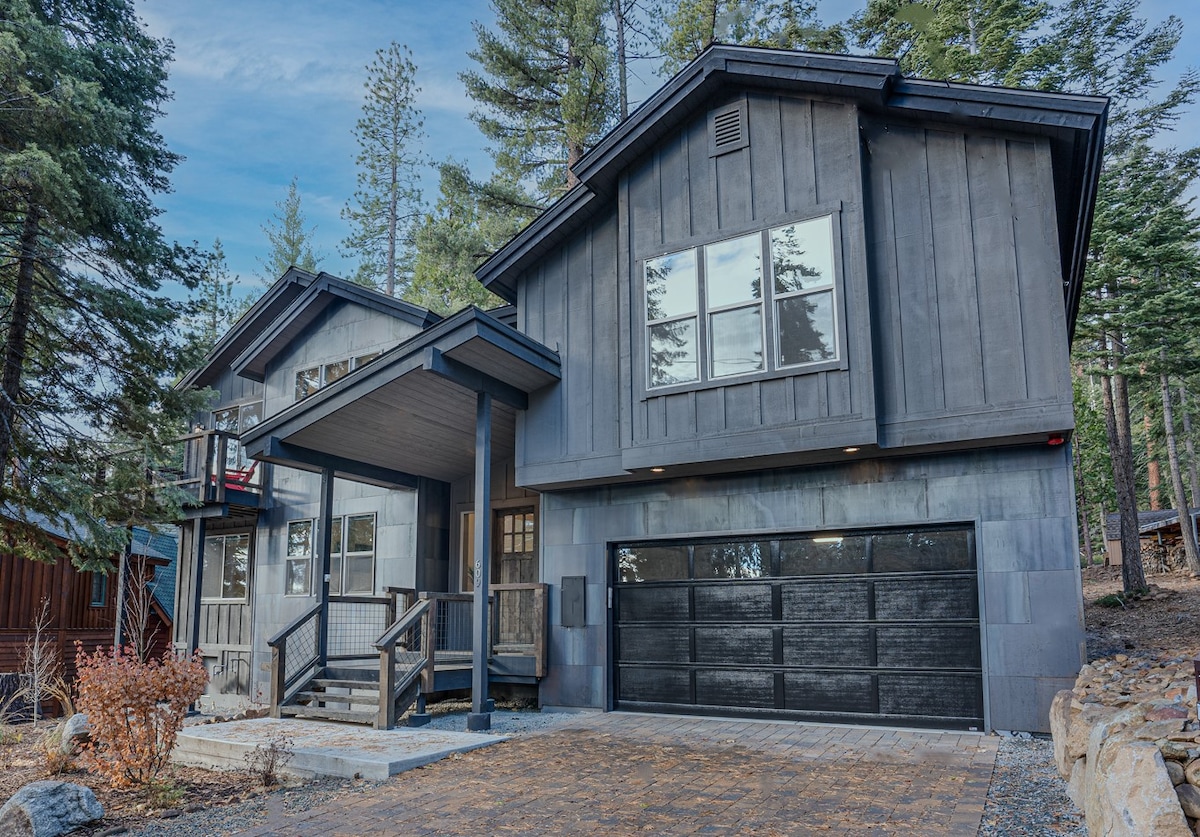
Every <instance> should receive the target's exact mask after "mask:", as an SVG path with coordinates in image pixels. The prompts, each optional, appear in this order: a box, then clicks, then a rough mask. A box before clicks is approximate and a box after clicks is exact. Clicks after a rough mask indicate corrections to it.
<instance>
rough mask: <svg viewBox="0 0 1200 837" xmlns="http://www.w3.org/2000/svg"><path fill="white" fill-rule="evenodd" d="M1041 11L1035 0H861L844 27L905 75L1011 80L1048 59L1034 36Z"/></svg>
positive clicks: (1029, 74) (1027, 75) (1042, 67)
mask: <svg viewBox="0 0 1200 837" xmlns="http://www.w3.org/2000/svg"><path fill="white" fill-rule="evenodd" d="M1049 15H1050V7H1049V6H1048V4H1047V3H1045V2H1041V0H924V2H914V0H868V2H867V6H866V8H865V9H864V10H863V11H862V12H860V13H859V14H857V15H855V16H854V17H853V18H852V19H851V22H850V30H851V32H852V33H853V35H854V37H855V40H856V42H857V44H858V46H860V47H864V48H866V49H869V50H871V51H872V52H874V53H876V54H878V55H892V56H895V57H897V58H899V59H900V66H901V68H902V69H903V70H904V72H905V73H906V74H908V75H911V76H918V77H921V78H936V79H946V80H948V81H961V82H969V83H971V84H1002V85H1007V86H1010V87H1018V86H1022V85H1029V84H1032V83H1034V82H1036V81H1037V80H1038V79H1040V78H1041V77H1042V76H1043V75H1044V74H1045V72H1046V70H1047V67H1048V66H1049V65H1050V64H1052V63H1053V62H1054V61H1055V60H1056V59H1055V54H1054V52H1053V51H1052V49H1050V48H1049V47H1048V45H1047V44H1046V42H1045V40H1044V39H1042V38H1041V37H1040V36H1039V31H1040V29H1041V28H1042V27H1043V26H1044V24H1045V23H1046V21H1047V19H1048V17H1049Z"/></svg>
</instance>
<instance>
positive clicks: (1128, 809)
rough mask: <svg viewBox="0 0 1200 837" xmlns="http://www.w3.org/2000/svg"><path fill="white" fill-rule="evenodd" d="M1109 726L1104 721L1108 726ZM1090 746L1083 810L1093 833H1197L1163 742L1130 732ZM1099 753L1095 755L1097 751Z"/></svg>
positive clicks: (1158, 836)
mask: <svg viewBox="0 0 1200 837" xmlns="http://www.w3.org/2000/svg"><path fill="white" fill-rule="evenodd" d="M1102 726H1103V725H1102ZM1096 733H1102V730H1101V729H1100V728H1099V727H1098V728H1097V729H1096V730H1094V731H1093V741H1092V742H1091V743H1099V744H1100V746H1099V747H1097V748H1095V749H1094V750H1093V749H1092V748H1091V747H1089V753H1088V763H1087V773H1088V779H1089V781H1087V783H1086V785H1085V787H1084V789H1083V797H1084V800H1083V801H1084V804H1083V813H1084V816H1086V817H1087V823H1088V833H1089V834H1103V835H1106V837H1146V835H1149V834H1153V835H1155V837H1192V830H1191V828H1189V827H1188V823H1187V819H1186V818H1185V817H1184V815H1183V810H1182V809H1181V808H1180V807H1179V797H1178V795H1177V794H1176V793H1175V788H1174V786H1172V784H1171V779H1170V776H1169V775H1168V774H1167V768H1166V765H1165V764H1164V763H1163V758H1162V754H1161V753H1160V752H1159V751H1158V747H1156V746H1154V744H1152V743H1150V742H1149V741H1136V740H1133V739H1132V737H1131V736H1129V735H1127V734H1117V735H1114V736H1111V737H1107V738H1106V739H1105V740H1103V741H1102V742H1096V741H1095V739H1096V737H1097V736H1096ZM1093 752H1095V754H1096V755H1095V758H1093V756H1092V753H1093Z"/></svg>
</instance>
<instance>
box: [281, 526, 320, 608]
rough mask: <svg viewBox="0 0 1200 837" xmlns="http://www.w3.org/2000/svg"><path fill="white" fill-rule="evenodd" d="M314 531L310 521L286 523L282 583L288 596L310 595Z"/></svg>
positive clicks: (314, 527)
mask: <svg viewBox="0 0 1200 837" xmlns="http://www.w3.org/2000/svg"><path fill="white" fill-rule="evenodd" d="M315 529H316V526H315V524H314V522H313V521H312V520H293V521H291V522H290V523H288V532H287V560H286V561H285V567H286V581H285V582H284V593H285V594H286V595H288V596H307V595H310V594H311V593H312V564H313V555H314V553H315V549H314V548H313V547H314V543H313V533H314V531H315Z"/></svg>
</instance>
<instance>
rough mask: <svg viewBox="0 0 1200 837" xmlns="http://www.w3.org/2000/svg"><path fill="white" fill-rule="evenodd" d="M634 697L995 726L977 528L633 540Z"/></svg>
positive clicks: (623, 594)
mask: <svg viewBox="0 0 1200 837" xmlns="http://www.w3.org/2000/svg"><path fill="white" fill-rule="evenodd" d="M615 559H616V560H615V571H616V584H615V598H614V608H615V610H614V613H615V620H616V622H615V626H614V632H615V637H614V640H615V652H614V669H615V672H614V673H615V681H616V683H615V691H614V696H615V701H614V702H615V705H616V708H618V709H628V710H641V711H655V712H689V713H696V714H723V715H762V716H772V717H792V718H797V719H813V720H826V721H852V722H858V723H864V722H865V723H890V724H905V725H931V726H941V727H964V728H981V727H982V726H983V675H982V663H981V655H980V645H979V602H978V592H977V591H978V585H977V579H976V567H975V549H974V534H973V531H972V530H970V529H963V528H957V529H927V530H920V531H913V530H908V531H899V532H897V531H886V532H869V533H862V532H848V533H845V534H839V535H832V534H827V533H823V534H819V535H803V536H801V535H780V536H778V537H766V538H756V539H754V540H736V541H731V540H721V541H716V540H714V541H689V542H686V543H681V542H657V543H636V544H623V545H620V546H618V547H617V548H616V550H615Z"/></svg>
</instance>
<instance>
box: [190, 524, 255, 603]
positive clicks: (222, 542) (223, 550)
mask: <svg viewBox="0 0 1200 837" xmlns="http://www.w3.org/2000/svg"><path fill="white" fill-rule="evenodd" d="M203 571H204V581H203V584H202V587H201V595H202V597H203V598H205V599H231V600H237V601H245V599H246V584H247V580H248V578H249V573H250V534H249V533H248V532H243V533H241V534H237V535H216V536H214V537H210V538H205V539H204V564H203Z"/></svg>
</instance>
